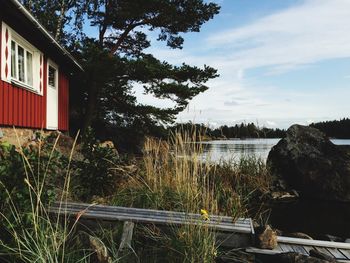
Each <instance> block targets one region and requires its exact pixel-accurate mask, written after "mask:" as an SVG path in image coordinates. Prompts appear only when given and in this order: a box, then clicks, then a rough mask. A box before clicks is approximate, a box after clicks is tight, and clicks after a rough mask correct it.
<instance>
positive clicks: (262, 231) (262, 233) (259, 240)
mask: <svg viewBox="0 0 350 263" xmlns="http://www.w3.org/2000/svg"><path fill="white" fill-rule="evenodd" d="M255 232H256V245H257V246H258V247H259V248H262V249H274V248H276V247H277V234H276V231H274V230H272V228H271V227H270V226H269V225H267V226H261V227H258V228H257V229H256V230H255Z"/></svg>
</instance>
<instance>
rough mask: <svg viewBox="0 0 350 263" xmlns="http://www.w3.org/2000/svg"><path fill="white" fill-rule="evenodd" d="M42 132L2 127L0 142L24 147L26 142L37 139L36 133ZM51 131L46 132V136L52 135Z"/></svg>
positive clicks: (0, 129)
mask: <svg viewBox="0 0 350 263" xmlns="http://www.w3.org/2000/svg"><path fill="white" fill-rule="evenodd" d="M36 132H40V130H36V129H27V128H10V127H0V142H8V143H10V144H13V145H16V146H17V145H18V141H19V144H20V145H23V144H24V143H25V142H28V141H32V140H33V139H35V133H36ZM50 133H51V131H44V134H45V135H48V134H50Z"/></svg>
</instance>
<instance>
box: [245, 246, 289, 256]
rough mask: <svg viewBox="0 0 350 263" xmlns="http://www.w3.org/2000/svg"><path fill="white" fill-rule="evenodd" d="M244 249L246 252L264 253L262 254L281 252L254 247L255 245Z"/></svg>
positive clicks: (279, 252)
mask: <svg viewBox="0 0 350 263" xmlns="http://www.w3.org/2000/svg"><path fill="white" fill-rule="evenodd" d="M245 251H246V252H248V253H255V254H264V255H276V254H281V253H283V252H282V251H280V250H274V249H273V250H271V249H261V248H255V247H249V248H247V249H246V250H245Z"/></svg>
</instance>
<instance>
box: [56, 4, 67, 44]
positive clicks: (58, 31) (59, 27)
mask: <svg viewBox="0 0 350 263" xmlns="http://www.w3.org/2000/svg"><path fill="white" fill-rule="evenodd" d="M65 14H66V2H65V0H62V1H61V11H60V16H59V18H58V21H57V27H56V34H55V39H56V40H57V41H60V38H61V32H62V25H63V19H64V16H65Z"/></svg>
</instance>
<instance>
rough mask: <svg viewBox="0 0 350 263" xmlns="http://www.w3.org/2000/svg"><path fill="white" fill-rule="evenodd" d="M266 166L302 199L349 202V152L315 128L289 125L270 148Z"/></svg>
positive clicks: (349, 150) (346, 148)
mask: <svg viewBox="0 0 350 263" xmlns="http://www.w3.org/2000/svg"><path fill="white" fill-rule="evenodd" d="M267 164H268V166H269V167H270V169H271V172H272V175H273V176H274V177H275V178H276V181H278V180H280V179H283V180H285V181H286V182H287V183H288V185H289V187H291V188H293V189H296V190H297V191H299V192H301V194H302V195H303V196H309V197H313V198H319V199H324V200H337V201H346V202H349V201H350V149H349V148H348V147H344V146H338V145H335V144H333V143H332V142H331V141H330V140H329V139H328V138H327V137H326V136H325V135H324V134H323V133H322V132H320V131H319V130H317V129H315V128H311V127H308V126H301V125H293V126H291V127H290V128H289V129H288V130H287V134H286V137H285V138H284V139H282V140H280V141H279V142H278V144H277V145H276V146H274V147H273V148H272V149H271V151H270V153H269V156H268V159H267Z"/></svg>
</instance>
